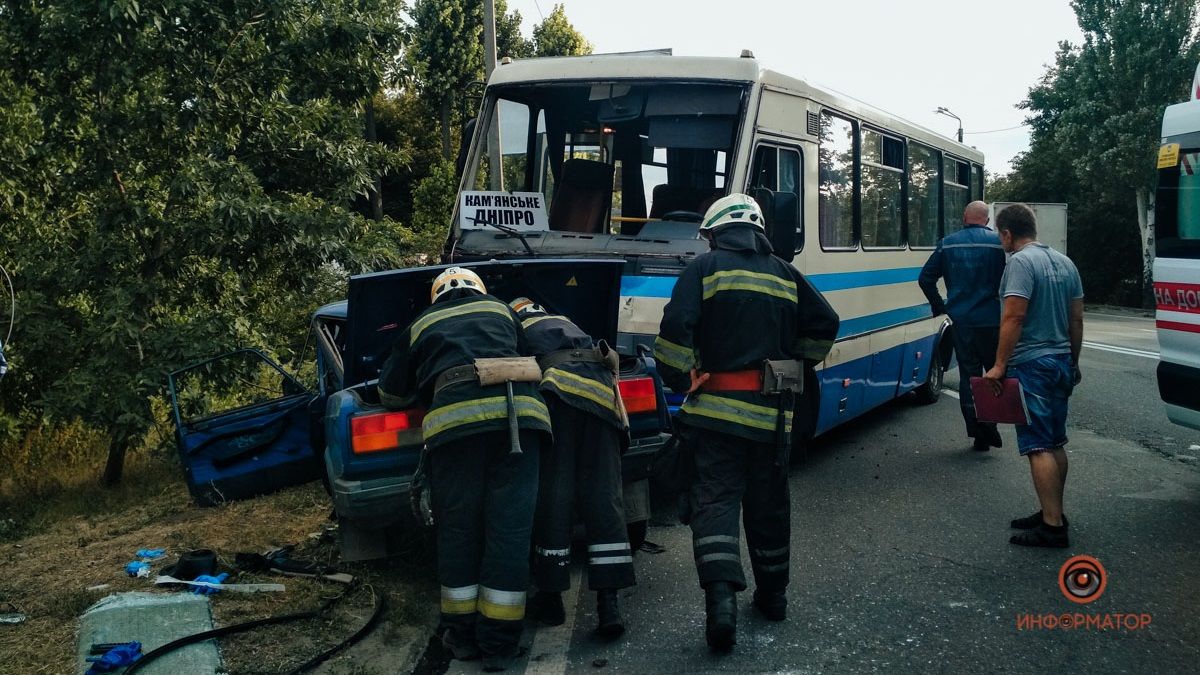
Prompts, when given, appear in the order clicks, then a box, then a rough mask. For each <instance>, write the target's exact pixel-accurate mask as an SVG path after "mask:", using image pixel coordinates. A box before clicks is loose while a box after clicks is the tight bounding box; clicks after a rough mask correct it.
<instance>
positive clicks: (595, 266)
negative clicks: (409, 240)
mask: <svg viewBox="0 0 1200 675" xmlns="http://www.w3.org/2000/svg"><path fill="white" fill-rule="evenodd" d="M457 266H458V267H467V268H470V269H472V270H474V271H475V273H476V274H478V275H479V276H480V277H481V278H482V279H483V283H484V284H485V285H486V286H487V290H488V293H490V294H492V295H494V296H496V297H498V298H500V299H501V300H503V301H505V302H509V301H511V300H512V299H513V298H516V297H520V296H525V297H528V298H531V299H532V300H533V301H534V302H537V303H539V304H541V305H542V306H543V307H545V308H546V309H547V310H548V311H550V312H552V313H556V314H562V315H564V316H567V317H568V318H570V319H571V320H572V321H574V322H575V324H576V325H578V326H579V327H580V328H581V329H582V330H583V331H584V332H586V333H588V334H589V335H591V336H592V337H593V338H595V339H597V340H601V339H603V340H605V341H607V342H608V343H609V344H612V345H615V344H616V339H617V305H618V303H619V301H620V293H621V270H622V267H623V266H624V261H622V260H619V259H618V260H594V259H593V260H577V259H542V260H504V261H495V260H492V261H487V262H479V263H467V264H462V265H457ZM448 267H450V266H449V265H437V266H432V267H416V268H412V269H403V270H393V271H390V272H378V273H375V274H364V275H360V276H355V277H351V278H350V290H349V295H348V298H347V300H348V306H347V312H346V314H347V326H346V330H347V343H346V358H345V378H344V380H343V386H344V387H346V388H349V387H353V386H355V385H357V384H360V383H363V382H368V381H370V380H374V379H376V378H378V377H379V370H380V368H382V367H383V363H384V361H386V360H387V357H388V355H389V354H390V353H391V348H392V345H393V344H394V343H395V342H396V339H397V337H398V336H399V335H400V334H401V333H400V331H402V330H404V329H405V328H406V327H407V326H408V325H409V324H410V323H411V322H412V320H413V319H414V318H416V316H417V315H418V314H420V313H421V312H422V311H424V310H425V308H427V307H428V306H429V292H430V286H431V285H432V283H433V279H434V278H435V277H436V276H437V275H438V274H440V273H441V272H443V271H444V270H446V269H447V268H448Z"/></svg>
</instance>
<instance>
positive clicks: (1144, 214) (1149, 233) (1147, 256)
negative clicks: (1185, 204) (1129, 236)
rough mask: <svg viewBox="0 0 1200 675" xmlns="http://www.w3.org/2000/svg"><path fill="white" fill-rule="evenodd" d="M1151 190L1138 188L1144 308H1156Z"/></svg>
mask: <svg viewBox="0 0 1200 675" xmlns="http://www.w3.org/2000/svg"><path fill="white" fill-rule="evenodd" d="M1149 194H1150V193H1149V190H1147V189H1146V188H1138V189H1137V190H1136V195H1137V217H1138V230H1139V232H1140V233H1141V242H1142V307H1143V308H1144V309H1153V308H1154V214H1153V212H1152V211H1150V204H1149V201H1150V199H1149Z"/></svg>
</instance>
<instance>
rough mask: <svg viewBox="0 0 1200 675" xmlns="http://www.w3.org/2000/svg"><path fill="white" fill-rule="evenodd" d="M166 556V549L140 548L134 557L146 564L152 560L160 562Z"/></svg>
mask: <svg viewBox="0 0 1200 675" xmlns="http://www.w3.org/2000/svg"><path fill="white" fill-rule="evenodd" d="M166 554H167V550H166V549H165V548H139V549H138V551H137V553H135V554H134V555H136V556H137V557H138V558H140V559H141V560H143V561H145V562H149V561H151V560H158V559H159V558H161V557H163V556H165V555H166Z"/></svg>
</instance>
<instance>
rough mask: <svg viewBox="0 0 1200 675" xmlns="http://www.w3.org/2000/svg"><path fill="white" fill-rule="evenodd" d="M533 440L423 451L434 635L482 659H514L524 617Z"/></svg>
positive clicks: (482, 437) (487, 437)
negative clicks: (433, 557) (437, 616)
mask: <svg viewBox="0 0 1200 675" xmlns="http://www.w3.org/2000/svg"><path fill="white" fill-rule="evenodd" d="M540 445H541V435H540V434H538V433H536V432H528V431H522V432H521V448H522V450H523V451H524V452H523V453H521V454H510V447H509V437H508V432H506V431H504V432H495V431H493V432H485V433H481V434H477V435H473V436H468V437H466V438H462V439H460V440H457V441H452V442H450V443H447V444H446V445H443V446H441V447H438V448H435V449H433V450H431V452H430V455H429V459H430V485H429V488H430V497H431V499H432V504H433V517H434V524H435V527H436V528H437V567H438V583H440V584H441V610H442V616H441V619H442V628H443V629H445V630H449V631H451V632H452V636H451V637H452V639H453V640H454V641H455V642H456V643H459V644H469V643H475V644H478V646H479V649H480V651H481V652H482V653H483V655H484V656H485V657H487V656H498V657H506V656H514V655H516V654H517V651H518V647H519V645H518V643H519V642H520V639H521V624H522V622H523V621H522V620H523V619H524V617H525V591H526V588H527V587H528V585H529V544H530V536H531V533H532V528H533V512H534V504H535V498H536V493H537V480H538V461H539V452H540Z"/></svg>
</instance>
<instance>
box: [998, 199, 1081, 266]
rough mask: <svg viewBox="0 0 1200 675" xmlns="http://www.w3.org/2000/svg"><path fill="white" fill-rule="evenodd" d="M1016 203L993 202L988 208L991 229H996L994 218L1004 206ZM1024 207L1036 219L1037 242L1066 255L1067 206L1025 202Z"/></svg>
mask: <svg viewBox="0 0 1200 675" xmlns="http://www.w3.org/2000/svg"><path fill="white" fill-rule="evenodd" d="M1015 203H1016V202H993V203H992V204H991V206H989V207H988V212H989V215H990V216H991V217H992V221H991V223H992V227H993V228H995V227H996V216H997V215H998V214H999V213H1000V212H1001V211H1003V210H1004V208H1005V207H1006V206H1012V205H1013V204H1015ZM1025 205H1026V206H1028V207H1029V208H1031V209H1033V215H1034V216H1035V217H1037V229H1038V241H1040V242H1042V243H1043V244H1046V245H1047V246H1049V247H1050V248H1052V249H1054V250H1056V251H1058V252H1059V253H1062V254H1066V253H1067V205H1066V204H1031V203H1029V202H1025Z"/></svg>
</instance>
